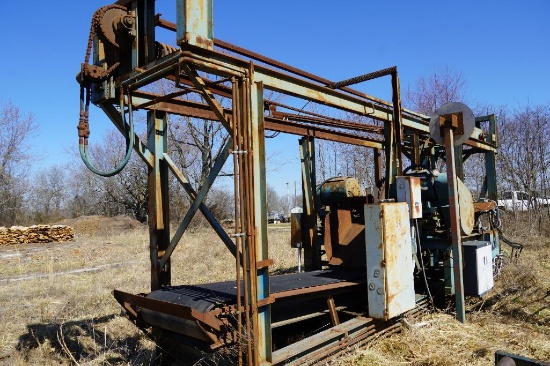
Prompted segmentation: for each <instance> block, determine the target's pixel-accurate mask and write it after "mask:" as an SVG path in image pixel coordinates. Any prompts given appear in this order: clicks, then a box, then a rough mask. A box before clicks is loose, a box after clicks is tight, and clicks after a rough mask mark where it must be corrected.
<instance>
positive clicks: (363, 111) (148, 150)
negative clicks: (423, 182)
mask: <svg viewBox="0 0 550 366" xmlns="http://www.w3.org/2000/svg"><path fill="white" fill-rule="evenodd" d="M118 4H122V5H124V6H127V7H128V9H130V10H132V11H134V13H135V14H136V21H137V36H136V40H137V41H136V42H135V43H134V45H133V49H132V53H131V55H132V60H131V71H130V72H128V73H126V74H123V75H118V77H116V78H110V79H108V80H105V81H103V85H102V88H98V89H97V90H95V91H94V96H93V98H94V99H93V101H94V104H96V105H98V106H99V107H100V108H102V109H103V111H104V112H105V114H106V115H107V116H109V118H110V119H111V120H112V122H113V124H114V125H115V126H116V127H117V128H118V129H119V130H120V131H121V132H122V131H124V130H125V129H124V127H125V126H124V125H123V121H122V120H121V118H120V113H119V111H117V109H116V108H115V107H114V106H113V98H115V96H116V90H117V87H119V86H120V87H123V88H125V89H126V90H128V93H131V94H132V99H131V102H132V103H133V107H134V110H138V109H142V110H147V111H148V113H147V116H148V118H147V143H144V142H143V141H142V140H140V139H139V138H137V136H136V140H135V143H134V150H135V151H136V152H137V153H138V155H139V156H140V157H141V158H142V160H144V161H145V163H146V164H147V166H148V168H149V174H148V191H149V230H150V258H151V289H152V290H155V289H159V288H162V287H164V286H169V285H170V284H171V278H170V256H171V254H172V253H173V252H174V250H175V249H176V247H177V243H178V241H179V239H180V238H181V236H182V235H183V233H184V232H185V230H186V228H187V226H188V223H189V221H190V219H191V218H192V217H193V216H194V214H195V213H196V212H197V211H198V210H200V211H201V212H202V213H203V215H204V216H205V217H206V218H207V220H208V221H209V223H210V224H211V225H212V227H213V228H214V230H215V231H216V233H217V234H218V235H219V237H220V239H221V241H222V242H223V243H224V244H225V245H226V247H227V248H228V249H229V250H230V251H231V253H232V254H233V255H234V256H235V269H236V280H237V282H236V283H237V294H241V293H243V295H244V296H243V297H241V296H237V305H236V317H237V320H238V328H237V332H236V337H237V338H238V341H237V343H238V346H239V349H238V363H239V364H242V363H244V362H245V361H246V362H247V363H248V364H249V365H259V364H270V363H271V362H273V361H274V359H273V351H272V348H271V347H272V341H271V315H270V312H271V306H270V304H271V303H272V302H274V301H278V300H279V301H284V300H286V299H292V298H294V297H296V296H311V295H316V296H317V295H323V296H327V305H328V308H329V313H330V315H331V319H332V322H333V324H334V325H336V326H337V324H338V323H339V319H338V315H337V312H336V309H337V307H336V304H335V303H334V299H333V298H332V295H331V294H332V293H333V292H334V293H337V292H338V291H346V290H347V289H348V288H356V287H357V286H362V285H363V284H362V283H339V284H336V285H330V286H327V288H326V292H324V290H323V289H320V288H316V289H314V288H305V289H298V290H292V291H289V292H288V293H280V294H270V291H269V266H270V265H271V264H272V263H273V261H272V260H271V259H270V258H268V245H267V221H266V220H265V218H266V203H265V201H266V197H265V194H266V172H265V145H264V144H265V137H264V131H265V130H272V131H278V132H284V133H289V134H295V135H298V136H301V137H302V138H301V139H300V144H299V152H300V157H301V160H302V182H303V185H302V187H303V193H304V207H305V212H304V215H303V218H304V219H303V220H304V221H303V225H302V227H303V228H304V231H303V232H304V233H305V235H304V238H303V239H304V243H305V245H304V247H305V249H306V256H305V260H306V267H307V268H308V269H320V268H321V256H320V242H319V240H317V227H316V226H317V223H316V219H315V208H316V206H317V205H318V203H317V202H315V194H314V191H315V187H316V179H315V139H317V138H318V139H326V140H330V141H336V142H341V143H346V144H354V145H358V146H364V147H367V148H372V149H373V151H374V161H373V164H374V166H375V180H376V183H377V185H378V186H379V188H381V187H380V185H381V182H382V172H383V170H384V169H385V176H386V179H385V184H384V185H385V186H384V187H383V189H384V197H385V198H391V197H392V194H393V193H392V184H393V179H394V178H395V177H396V176H398V175H400V174H401V172H402V161H401V155H402V152H401V149H402V146H403V136H404V134H405V133H406V134H408V135H419V134H421V135H428V134H429V125H428V121H429V117H428V116H425V115H422V114H419V113H416V112H413V111H410V110H406V109H403V108H402V107H401V99H400V86H399V77H398V73H397V68H395V67H392V68H388V69H385V70H380V71H378V72H374V73H368V74H365V75H362V76H360V77H356V78H351V79H348V80H345V81H343V82H336V83H335V82H332V81H330V80H327V79H324V78H321V77H319V76H316V75H313V74H310V73H308V72H306V71H303V70H300V69H297V68H294V67H292V66H289V65H286V64H284V63H281V62H278V61H276V60H273V59H270V58H267V57H265V56H262V55H259V54H257V53H254V52H252V51H249V50H246V49H243V48H240V47H238V46H235V45H232V44H229V43H227V42H224V41H221V40H218V39H215V38H213V25H212V0H176V4H177V7H176V8H177V24H174V23H171V22H168V21H165V20H163V19H161V18H160V17H159V16H156V15H155V13H154V0H140V1H138V0H120V1H119V2H118ZM201 10H204V12H201ZM155 26H160V27H163V28H165V29H170V30H174V31H176V34H177V43H178V45H179V46H180V47H181V49H180V50H177V51H176V52H174V53H172V54H170V55H168V56H165V57H163V58H161V59H155V51H154V48H155ZM94 42H95V43H94V63H97V64H100V63H101V62H102V58H103V56H104V55H102V54H101V52H100V50H102V46H101V44H100V42H99V41H98V40H97V39H96V40H95V41H94ZM215 47H218V48H221V49H224V50H228V51H230V52H231V54H227V53H224V52H220V51H218V50H216V49H215ZM241 56H244V57H245V58H246V59H243V58H241ZM199 72H202V73H209V74H213V75H216V76H218V77H221V78H223V79H222V81H217V82H213V81H210V80H208V79H207V78H206V77H204V76H201V75H200V74H199ZM381 76H390V77H391V86H392V102H391V103H390V102H386V101H383V100H380V99H378V98H375V97H372V96H369V95H367V94H365V93H362V92H360V91H357V90H354V89H351V88H350V87H349V85H351V84H352V83H356V82H364V81H367V80H370V79H372V78H374V77H381ZM160 79H168V80H171V81H174V82H175V83H176V86H177V87H179V88H182V90H180V91H178V92H175V93H171V94H168V95H156V94H152V93H147V92H144V91H143V90H140V88H141V87H143V86H146V85H148V84H151V83H153V82H155V81H157V80H160ZM225 81H229V82H230V83H231V86H230V87H228V86H227V85H224V84H223V82H225ZM264 89H266V90H271V91H275V92H279V93H282V94H285V95H288V96H291V97H295V98H299V99H301V100H304V101H308V102H315V103H320V104H324V105H326V106H328V107H331V108H334V109H336V110H339V111H344V112H351V113H352V114H354V115H356V116H358V117H359V118H365V117H366V118H370V119H372V120H374V121H377V122H378V123H382V125H368V124H365V123H358V122H350V121H342V120H338V119H335V118H333V117H329V116H323V115H318V114H314V113H308V112H307V111H305V112H304V111H296V109H295V108H293V107H292V106H284V105H281V104H279V103H275V102H271V101H269V100H264ZM188 93H199V95H201V97H202V98H203V101H204V103H197V102H191V101H186V100H183V99H181V98H180V97H181V96H182V95H185V94H188ZM216 96H223V97H226V98H229V99H230V100H231V101H232V107H231V108H223V107H222V105H221V104H220V103H219V102H218V101H217V100H216ZM115 99H116V98H115ZM128 99H129V98H128ZM126 102H127V103H129V102H130V100H127V101H126ZM272 106H280V107H282V108H286V109H288V110H290V111H294V112H298V113H291V112H282V111H277V110H275V108H271V107H272ZM266 111H268V112H269V115H265V112H266ZM302 112H303V113H302ZM168 113H170V114H176V115H181V116H188V117H195V118H203V119H207V120H213V121H219V122H220V123H221V124H222V125H223V127H224V128H225V129H226V130H227V132H228V133H229V135H230V136H231V139H229V141H228V142H227V144H226V145H225V147H224V148H223V149H222V153H221V154H220V156H219V157H218V159H217V160H216V162H215V165H214V167H213V168H212V170H211V172H210V175H209V177H208V180H207V182H206V183H205V184H204V185H203V186H202V187H201V188H200V189H199V192H198V193H197V192H196V191H195V190H194V189H193V188H192V187H191V185H190V184H189V181H188V180H187V178H186V177H185V175H184V174H183V173H182V172H181V171H179V170H178V169H177V167H176V165H175V164H174V162H173V161H172V160H171V158H170V157H169V155H168V154H167V145H168V141H167V130H168V129H167V123H168V121H167V114H168ZM489 120H490V133H489V134H488V135H484V134H483V131H482V130H481V128H480V127H479V126H477V127H476V128H475V129H474V132H473V133H472V135H471V136H470V139H469V140H468V141H467V142H466V144H467V145H470V146H472V147H473V148H476V149H478V150H479V151H483V152H485V154H486V157H487V158H488V159H486V162H487V161H488V160H489V162H487V164H489V165H490V164H493V165H494V156H495V151H496V146H497V141H496V137H495V136H496V122H495V121H494V119H490V118H489ZM480 121H481V120H480ZM451 139H452V133H451ZM417 140H418V139H417ZM417 140H415V144H416V145H418V143H419V141H417ZM446 141H449V140H446ZM446 145H447V144H446ZM382 151H383V152H384V155H385V164H382V159H381V153H382ZM415 151H416V149H415ZM453 153H454V151H453ZM448 154H450V153H448ZM229 155H232V156H233V169H234V198H235V231H234V233H233V234H232V235H231V237H230V236H229V235H227V234H226V233H225V231H224V230H223V228H222V227H221V225H219V223H218V222H217V221H216V220H215V218H214V216H213V215H212V213H211V212H210V211H209V210H208V208H207V207H206V205H205V204H204V202H203V200H204V197H205V196H206V194H207V193H208V191H209V189H210V187H211V185H212V184H213V182H214V179H215V178H216V176H217V175H218V174H219V172H220V170H221V167H222V166H223V164H224V162H225V161H226V159H227V157H228V156H229ZM415 158H419V157H415ZM491 159H492V160H491ZM449 160H450V159H449ZM448 162H449V161H448ZM453 165H454V164H453ZM384 166H385V167H384ZM453 168H454V167H453ZM493 168H494V167H493ZM448 169H449V168H448ZM169 171H170V172H172V173H173V175H174V176H175V177H176V179H177V180H178V181H179V182H180V183H181V184H182V185H183V187H184V189H185V190H186V192H187V193H188V194H189V196H190V198H191V199H192V204H191V208H190V209H189V211H188V212H187V214H186V216H185V218H184V219H183V220H182V222H181V223H180V226H179V227H178V229H177V230H176V233H175V234H174V236H173V237H172V238H170V232H169V216H168V206H169V192H168V172H169ZM494 175H495V174H494V172H489V173H488V177H487V195H488V196H489V197H490V198H492V199H496V188H494V187H495V184H494ZM453 231H454V232H459V230H458V229H456V228H455V230H453ZM455 239H456V238H453V244H454V242H455V241H456V240H455ZM453 251H454V247H453ZM457 252H460V251H459V250H458V251H457ZM455 268H461V267H460V265H455ZM457 277H459V279H460V280H462V276H460V275H459V276H455V279H456V278H457ZM241 280H242V286H243V287H242V288H241ZM241 291H242V292H241ZM132 296H133V295H129V294H127V295H124V294H122V293H120V292H117V294H116V295H115V297H116V298H117V300H119V301H120V302H121V304H122V305H123V307H124V308H125V309H127V311H129V312H130V313H132V312H135V310H133V309H132V307H131V306H130V305H133V306H137V307H139V306H150V307H155V306H157V305H158V304H157V303H154V302H151V301H149V302H147V301H145V300H143V299H145V298H143V297H135V296H134V297H132ZM146 304H147V305H146ZM168 308H169V310H167V311H168V312H173V313H174V314H175V313H178V314H183V313H185V314H186V315H182V316H189V317H191V318H192V320H197V319H198V320H199V321H202V322H203V323H206V324H209V325H210V326H212V324H214V323H213V322H212V321H211V318H209V317H210V316H211V314H210V315H204V314H198V313H196V312H195V313H193V312H192V311H191V310H188V309H183V308H182V309H180V308H171V307H170V306H168ZM164 309H166V307H164ZM188 311H190V313H189V314H191V315H189V314H188V313H186V312H188ZM201 319H202V320H201ZM340 325H342V324H340ZM362 332H363V333H361V334H362V335H361V337H360V342H363V341H364V340H365V339H368V337H370V336H371V335H372V334H373V333H372V332H371V328H366V330H364V331H362ZM373 332H374V331H373ZM347 339H348V338H346V337H344V338H343V340H341V341H338V342H337V343H335V344H333V345H332V346H331V347H332V348H330V349H328V348H327V349H324V348H320V349H319V348H314V349H312V350H311V352H312V353H311V358H310V359H311V360H320V359H322V358H321V355H324V356H323V357H325V356H326V357H329V356H330V355H331V352H333V353H334V352H335V351H334V350H335V349H340V348H342V347H343V345H348V344H349V343H348V340H347ZM213 342H214V344H217V343H216V341H215V340H214V339H213ZM342 342H343V343H342ZM360 342H359V343H360ZM331 350H332V351H331ZM306 353H307V352H306Z"/></svg>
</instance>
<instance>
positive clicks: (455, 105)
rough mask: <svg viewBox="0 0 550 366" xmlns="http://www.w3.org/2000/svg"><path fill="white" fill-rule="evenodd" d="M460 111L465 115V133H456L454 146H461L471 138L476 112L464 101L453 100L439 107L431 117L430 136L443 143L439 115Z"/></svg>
mask: <svg viewBox="0 0 550 366" xmlns="http://www.w3.org/2000/svg"><path fill="white" fill-rule="evenodd" d="M459 112H462V116H463V122H464V133H463V134H462V135H455V139H454V146H460V145H462V144H463V143H465V142H466V141H467V140H468V139H469V138H470V136H471V135H472V133H473V132H474V128H475V121H476V119H475V117H474V112H472V110H471V109H470V108H468V106H467V105H466V104H464V103H460V102H451V103H446V104H444V105H442V106H441V107H439V108H437V109H436V110H435V112H434V115H433V116H432V118H431V119H430V136H431V137H432V139H433V140H434V141H435V142H437V143H438V144H441V145H443V144H444V143H445V141H444V139H443V136H441V128H440V126H439V117H440V116H442V115H445V114H451V113H459Z"/></svg>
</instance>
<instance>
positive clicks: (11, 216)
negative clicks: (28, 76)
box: [0, 102, 38, 226]
mask: <svg viewBox="0 0 550 366" xmlns="http://www.w3.org/2000/svg"><path fill="white" fill-rule="evenodd" d="M37 128H38V125H37V124H36V122H35V120H34V117H33V115H32V114H30V113H29V114H23V113H22V112H21V111H20V110H19V108H18V107H17V106H15V105H13V104H12V103H11V102H8V103H6V104H5V105H4V106H2V108H1V111H0V225H6V226H11V225H13V224H15V223H16V222H17V220H18V219H19V217H20V215H21V209H22V204H23V195H24V190H23V188H24V186H25V184H26V181H25V172H26V171H27V168H28V167H29V164H30V161H31V157H32V155H31V152H30V139H31V138H32V137H33V136H34V135H35V133H36V129H37Z"/></svg>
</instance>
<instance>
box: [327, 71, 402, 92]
mask: <svg viewBox="0 0 550 366" xmlns="http://www.w3.org/2000/svg"><path fill="white" fill-rule="evenodd" d="M396 72H397V67H396V66H392V67H388V68H386V69H382V70H378V71H373V72H369V73H368V74H363V75H360V76H356V77H353V78H350V79H346V80H342V81H338V82H336V83H332V84H329V85H328V86H329V87H331V88H332V89H341V88H343V87H345V86H349V85H353V84H358V83H362V82H363V81H367V80H372V79H377V78H379V77H382V76H386V75H390V74H394V73H396Z"/></svg>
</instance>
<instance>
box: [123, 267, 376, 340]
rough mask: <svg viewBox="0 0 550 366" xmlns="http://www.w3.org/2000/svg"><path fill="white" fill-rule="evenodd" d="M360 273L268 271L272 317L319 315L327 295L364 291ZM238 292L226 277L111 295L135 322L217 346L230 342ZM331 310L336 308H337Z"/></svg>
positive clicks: (362, 274) (325, 305)
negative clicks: (288, 272) (141, 293)
mask: <svg viewBox="0 0 550 366" xmlns="http://www.w3.org/2000/svg"><path fill="white" fill-rule="evenodd" d="M363 272H364V271H353V270H342V269H337V270H322V271H313V272H303V273H292V274H285V275H278V276H272V277H271V278H270V293H271V297H272V298H273V301H274V303H273V309H272V316H273V318H274V320H275V321H279V322H287V323H290V322H291V320H290V321H289V319H292V318H295V319H300V318H301V317H303V316H304V315H305V314H308V313H310V314H311V313H317V314H323V313H322V312H320V310H322V309H327V303H326V299H328V298H332V297H333V296H336V295H339V294H345V293H350V292H355V291H362V292H365V291H366V275H365V274H364V273H363ZM242 288H243V286H242V285H241V289H242ZM236 292H237V286H236V281H225V282H215V283H206V284H200V285H182V286H167V287H164V288H162V289H160V290H156V291H153V292H151V293H150V294H147V295H132V294H128V293H124V292H121V291H117V290H115V291H114V293H113V294H114V296H115V298H116V299H117V300H118V301H119V302H120V304H121V305H122V306H123V307H124V308H125V309H126V310H127V312H128V314H129V316H130V317H131V318H133V320H135V321H136V322H141V323H142V324H143V325H145V326H154V327H157V328H160V329H164V330H169V331H172V332H175V333H179V334H183V335H185V336H188V337H191V338H193V339H196V340H201V341H206V342H208V343H210V344H211V347H213V348H215V347H218V346H221V345H222V344H227V343H228V342H229V343H230V342H231V339H232V338H233V337H229V340H227V339H228V338H227V337H228V336H227V332H228V330H227V328H231V326H230V323H231V314H233V315H234V314H235V312H236V311H237V309H236V304H237V293H236ZM241 296H243V294H242V293H241ZM316 299H320V301H317V302H316V301H315V300H316ZM288 300H292V303H290V301H288ZM329 307H330V306H329ZM329 310H330V311H332V312H333V313H335V312H336V308H335V307H334V309H332V310H331V309H329ZM325 313H326V312H325ZM222 334H223V335H222ZM222 339H223V340H222Z"/></svg>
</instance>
